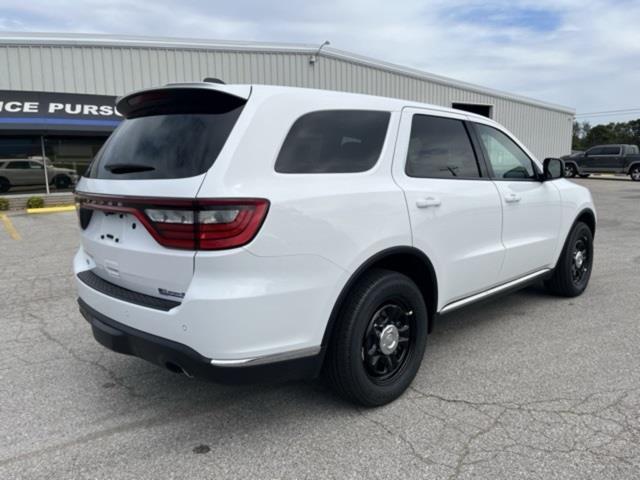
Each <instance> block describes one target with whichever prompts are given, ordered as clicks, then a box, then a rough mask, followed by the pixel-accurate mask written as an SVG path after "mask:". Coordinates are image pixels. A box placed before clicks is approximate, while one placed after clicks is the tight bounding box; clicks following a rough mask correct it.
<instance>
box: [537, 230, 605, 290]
mask: <svg viewBox="0 0 640 480" xmlns="http://www.w3.org/2000/svg"><path fill="white" fill-rule="evenodd" d="M578 252H581V254H580V256H578ZM592 267H593V233H591V229H590V228H589V227H588V226H587V224H585V223H582V222H578V223H576V224H575V225H574V226H573V228H572V230H571V232H570V233H569V236H568V237H567V241H566V242H565V245H564V248H563V249H562V254H561V255H560V259H559V260H558V264H557V265H556V268H555V269H554V271H553V276H552V277H551V278H550V279H549V280H547V281H546V282H545V286H546V287H547V289H548V290H549V291H550V292H551V293H553V294H555V295H559V296H562V297H577V296H578V295H580V294H582V292H584V291H585V289H586V288H587V285H588V284H589V279H590V278H591V270H592Z"/></svg>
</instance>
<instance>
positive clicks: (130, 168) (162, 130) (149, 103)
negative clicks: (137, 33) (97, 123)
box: [87, 92, 244, 180]
mask: <svg viewBox="0 0 640 480" xmlns="http://www.w3.org/2000/svg"><path fill="white" fill-rule="evenodd" d="M148 97H150V98H149V99H145V98H143V99H142V101H140V106H138V110H135V111H131V112H128V116H129V117H133V118H128V119H127V120H124V121H123V122H122V123H121V124H120V125H119V126H118V128H116V130H115V131H114V132H113V133H112V134H111V136H110V137H109V139H108V140H107V142H106V143H105V144H104V145H103V146H102V148H101V149H100V151H99V152H98V154H97V155H96V158H95V159H94V161H93V163H92V164H91V167H90V168H89V170H88V172H87V176H88V177H90V178H101V179H121V180H138V179H173V178H185V177H193V176H196V175H200V174H202V173H205V172H206V171H207V170H209V168H211V166H212V165H213V163H214V162H215V160H216V158H217V157H218V154H219V153H220V151H221V150H222V147H223V146H224V144H225V142H226V140H227V138H228V137H229V134H230V133H231V130H232V129H233V126H234V125H235V123H236V120H237V119H238V116H239V115H240V112H241V111H242V108H243V103H244V101H242V102H238V101H236V102H230V101H228V100H227V99H225V98H224V97H222V96H221V95H220V94H216V95H215V96H214V95H213V94H211V93H204V94H198V92H195V93H194V92H184V93H183V92H179V93H177V94H171V95H169V94H164V93H163V96H162V97H159V95H153V96H152V95H148ZM158 97H159V98H160V100H158ZM134 99H135V98H134ZM145 102H146V103H145Z"/></svg>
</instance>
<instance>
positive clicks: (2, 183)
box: [0, 157, 78, 193]
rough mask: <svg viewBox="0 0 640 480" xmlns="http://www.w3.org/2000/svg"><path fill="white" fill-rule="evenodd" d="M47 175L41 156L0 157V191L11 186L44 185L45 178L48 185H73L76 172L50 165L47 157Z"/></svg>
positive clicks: (61, 186) (67, 186)
mask: <svg viewBox="0 0 640 480" xmlns="http://www.w3.org/2000/svg"><path fill="white" fill-rule="evenodd" d="M46 165H47V176H46V177H45V174H44V163H43V162H42V158H41V157H40V158H37V159H35V158H27V159H24V158H5V159H0V193H3V192H7V191H9V189H11V188H12V187H25V186H31V185H44V183H45V178H46V179H48V180H49V185H55V186H56V188H59V189H65V188H69V187H70V186H72V185H75V184H76V182H77V180H78V174H77V173H76V172H75V170H73V169H71V168H59V167H54V166H53V165H51V164H50V163H49V161H48V159H47V161H46Z"/></svg>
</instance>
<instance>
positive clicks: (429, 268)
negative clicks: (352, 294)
mask: <svg viewBox="0 0 640 480" xmlns="http://www.w3.org/2000/svg"><path fill="white" fill-rule="evenodd" d="M372 269H385V270H392V271H394V272H398V273H402V274H404V275H406V276H407V277H409V278H411V280H413V281H414V282H415V283H416V285H417V286H418V288H419V289H420V291H421V292H422V295H423V297H424V301H425V303H426V304H427V312H428V314H429V325H428V326H427V331H428V332H431V330H432V328H433V321H434V317H435V315H436V311H437V308H438V307H437V306H438V283H437V279H436V274H435V270H434V268H433V264H432V263H431V261H430V260H429V258H428V257H427V256H426V255H425V254H424V253H422V252H421V251H420V250H418V249H416V248H413V247H397V248H391V249H388V250H385V251H382V252H380V253H378V254H377V255H374V256H373V257H371V258H370V259H369V260H367V261H366V262H365V263H364V264H363V265H361V266H360V268H358V269H357V270H356V271H355V273H354V274H353V275H351V278H349V281H348V282H347V284H346V285H345V286H344V288H343V289H342V291H341V292H340V295H339V296H338V300H337V301H336V303H335V305H334V306H333V310H332V311H331V316H330V317H329V322H328V324H327V328H326V330H325V332H324V337H323V338H322V345H323V346H324V345H327V344H328V343H329V340H330V338H331V334H332V331H333V329H334V326H335V323H336V321H337V318H338V317H339V315H340V311H341V309H342V305H343V304H344V301H345V300H346V298H347V296H348V294H349V291H350V290H351V288H352V287H353V286H354V285H355V284H356V282H357V281H358V280H359V279H360V278H361V277H362V276H363V275H364V274H365V273H366V272H368V271H370V270H372Z"/></svg>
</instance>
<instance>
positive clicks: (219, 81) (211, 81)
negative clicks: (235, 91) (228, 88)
mask: <svg viewBox="0 0 640 480" xmlns="http://www.w3.org/2000/svg"><path fill="white" fill-rule="evenodd" d="M202 81H203V82H207V83H220V84H222V85H225V83H224V82H223V81H222V80H220V79H219V78H213V77H205V79H204V80H202Z"/></svg>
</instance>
